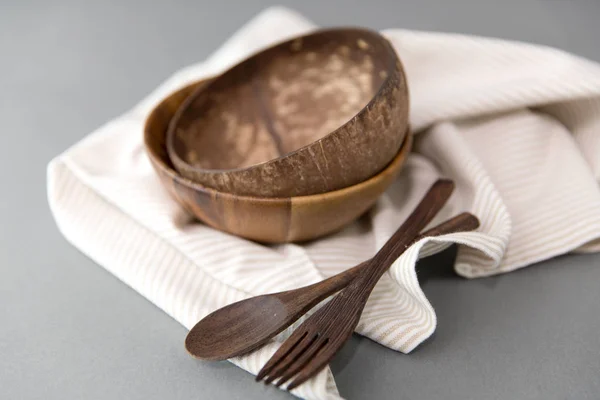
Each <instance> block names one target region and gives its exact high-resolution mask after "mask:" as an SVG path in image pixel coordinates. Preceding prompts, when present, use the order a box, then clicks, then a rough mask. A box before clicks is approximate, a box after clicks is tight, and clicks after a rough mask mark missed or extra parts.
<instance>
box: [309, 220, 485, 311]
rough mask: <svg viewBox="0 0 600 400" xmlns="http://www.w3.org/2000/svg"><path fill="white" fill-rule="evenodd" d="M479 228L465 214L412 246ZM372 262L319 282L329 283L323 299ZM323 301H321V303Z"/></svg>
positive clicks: (436, 229) (347, 283) (320, 283)
mask: <svg viewBox="0 0 600 400" xmlns="http://www.w3.org/2000/svg"><path fill="white" fill-rule="evenodd" d="M478 227H479V220H478V219H477V217H476V216H474V215H473V214H471V213H469V212H464V213H461V214H458V215H456V216H454V217H452V218H450V219H448V220H446V221H444V222H442V223H440V224H439V225H436V226H434V227H433V228H431V229H428V230H427V231H425V232H423V233H421V234H420V235H418V236H417V237H415V238H414V240H413V241H412V242H411V245H412V244H413V243H416V242H418V241H419V240H421V239H423V238H426V237H433V236H441V235H446V234H449V233H456V232H467V231H472V230H475V229H477V228H478ZM398 256H400V255H398ZM371 260H372V259H369V260H366V261H363V262H362V263H360V264H358V265H356V266H354V267H352V268H350V269H347V270H345V271H343V272H340V273H339V274H336V275H333V276H332V277H330V278H327V279H325V280H324V281H321V282H318V283H317V284H319V285H323V284H325V282H327V285H328V288H329V290H327V292H326V293H325V292H324V294H325V295H324V296H323V297H327V296H329V295H331V294H333V293H335V292H337V291H339V290H341V289H343V288H345V287H346V286H348V285H349V284H350V282H352V281H353V280H354V279H355V278H356V277H358V276H360V275H362V273H363V271H364V270H365V269H367V270H368V269H369V267H370V262H371ZM321 300H322V299H320V300H319V301H321Z"/></svg>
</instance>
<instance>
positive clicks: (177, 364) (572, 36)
mask: <svg viewBox="0 0 600 400" xmlns="http://www.w3.org/2000/svg"><path fill="white" fill-rule="evenodd" d="M151 3H152V4H151ZM286 3H287V4H288V5H290V6H293V7H294V8H295V9H296V10H298V11H300V12H301V13H303V14H305V15H306V16H308V17H309V18H310V19H312V20H313V21H315V22H316V23H318V24H319V25H322V26H324V25H347V24H358V25H365V26H368V27H372V28H376V29H377V28H389V27H401V28H412V29H423V30H436V31H453V32H464V33H474V34H481V35H487V36H497V37H502V38H509V39H517V40H525V41H530V42H534V43H541V44H548V45H552V46H556V47H559V48H563V49H566V50H568V51H571V52H574V53H577V54H579V55H583V56H586V57H589V58H591V59H594V60H596V61H600V46H599V39H600V26H599V25H598V24H597V19H598V17H599V16H600V2H598V1H595V0H587V1H585V0H583V1H576V0H564V1H558V0H554V1H551V0H547V1H532V0H510V1H495V0H494V1H482V0H470V1H467V0H462V1H453V2H452V6H451V7H449V6H447V5H446V4H447V3H450V2H447V1H446V0H437V1H432V0H428V1H424V0H420V1H415V2H409V1H365V0H363V1H361V2H356V1H354V2H349V1H346V2H341V1H340V2H333V1H329V2H327V3H326V4H321V5H320V4H319V3H320V2H317V1H303V2H299V1H298V2H292V1H288V2H283V3H282V4H286ZM268 5H269V3H268V2H266V1H257V0H254V1H244V2H241V1H240V2H239V3H237V4H236V2H232V1H225V0H218V1H214V0H213V1H200V0H194V1H183V0H182V1H162V2H151V1H141V0H139V1H122V0H104V1H97V2H92V1H89V2H84V1H68V0H57V1H46V0H43V1H42V0H40V1H30V0H14V1H12V2H11V1H8V2H7V1H6V0H5V1H2V2H1V3H0V57H1V59H0V60H1V62H0V127H1V129H2V134H1V135H2V138H3V139H4V141H5V142H6V140H8V144H6V143H5V144H4V145H3V146H0V156H1V157H0V163H1V164H0V181H1V182H2V196H0V266H1V267H0V268H2V274H1V276H0V321H1V322H0V324H1V328H0V360H1V361H0V398H3V399H37V398H40V399H41V398H43V399H146V400H151V399H159V398H168V399H170V398H178V399H179V398H181V399H183V398H199V399H214V398H230V399H242V398H244V399H246V398H250V399H251V398H255V399H278V398H279V399H283V398H291V396H290V395H288V394H286V393H284V392H282V391H279V390H276V389H274V388H272V387H265V386H263V385H259V384H255V383H254V382H253V379H252V378H253V377H252V376H251V375H250V374H247V373H246V372H244V371H243V370H241V369H238V368H236V367H234V366H232V365H231V364H229V363H227V362H223V363H202V362H199V361H196V360H193V359H191V358H190V357H188V356H187V354H186V353H185V351H184V350H183V340H184V338H185V335H186V331H185V329H184V328H183V327H181V326H180V325H179V324H177V323H176V322H175V321H173V320H172V319H170V318H169V317H168V316H167V315H165V314H164V313H162V312H161V311H160V310H158V309H157V308H156V307H154V306H153V305H152V304H150V303H149V302H147V301H146V300H145V299H143V298H142V297H141V296H139V295H138V294H136V293H135V292H134V291H132V290H131V289H129V288H128V287H126V286H125V285H124V284H122V283H121V282H119V281H118V280H117V279H116V278H114V277H113V276H111V275H110V274H109V273H107V272H106V271H104V270H103V269H102V268H101V267H99V266H97V265H96V264H94V263H92V262H91V261H90V260H88V259H87V258H86V257H85V256H83V255H82V254H81V253H79V252H78V251H77V250H76V249H74V248H72V247H71V246H70V245H69V244H68V243H67V242H66V241H65V240H64V239H63V238H62V236H61V235H60V234H59V233H58V231H57V229H56V226H55V224H54V221H53V220H52V218H51V215H50V213H49V210H48V206H47V201H46V183H45V168H46V164H47V162H48V161H49V160H50V159H51V158H52V157H53V156H55V155H56V154H58V153H60V152H62V151H63V150H64V149H66V148H67V147H68V146H70V145H71V144H73V143H75V142H76V141H78V140H79V139H81V138H82V137H84V136H85V135H86V134H87V133H89V132H90V131H91V130H93V129H95V128H96V127H98V126H99V125H100V124H102V123H104V122H105V121H106V120H108V119H111V118H113V117H115V116H117V115H118V114H120V113H122V112H124V111H126V110H127V109H129V108H130V107H131V106H132V105H134V104H135V103H136V102H137V101H138V100H139V99H140V98H141V97H143V96H145V95H146V94H147V93H148V92H150V91H151V90H152V89H153V88H154V87H155V86H156V85H158V84H159V83H160V82H162V81H163V80H164V79H165V78H167V77H168V76H169V75H170V74H171V73H173V72H174V71H175V70H176V69H179V68H181V67H183V66H186V65H188V64H190V63H193V62H197V61H199V60H202V59H203V58H205V57H206V56H207V55H209V54H210V53H211V52H212V51H214V50H215V49H216V48H217V47H218V46H219V45H220V44H221V43H222V42H223V41H224V40H226V39H227V38H228V36H229V35H230V34H231V33H233V32H234V31H235V30H236V29H237V28H238V27H239V26H240V25H241V24H243V23H245V22H246V21H247V20H248V19H250V18H251V17H252V16H254V15H255V14H256V13H257V12H259V11H260V10H262V9H263V8H265V7H266V6H268ZM451 262H452V252H451V251H450V252H446V253H444V254H443V255H441V256H436V257H434V258H432V259H429V260H427V261H426V262H423V263H421V264H420V266H419V275H420V277H421V281H422V282H423V287H424V290H425V292H426V294H427V296H428V297H429V298H430V299H431V301H432V303H433V306H434V307H435V309H436V311H437V314H438V317H439V327H438V330H437V332H436V333H435V334H434V336H433V337H432V338H431V339H430V340H428V341H427V342H426V343H424V344H423V345H422V346H420V347H419V348H417V350H416V351H415V352H414V353H413V354H411V355H408V356H407V355H402V354H399V353H395V352H392V351H390V350H387V349H385V348H383V347H381V346H379V345H377V344H375V343H373V342H371V341H369V340H368V339H364V338H358V337H354V338H353V339H352V340H351V342H350V343H349V344H348V345H347V346H346V347H345V348H344V349H343V351H342V352H341V353H340V354H339V356H338V357H337V358H336V359H335V360H334V361H333V364H332V367H333V372H334V374H335V376H336V378H337V382H338V385H339V389H340V391H341V393H342V395H344V396H345V397H346V398H349V399H365V398H379V399H428V400H431V399H599V398H600V379H599V377H600V355H599V352H600V351H599V349H600V335H599V334H598V332H599V331H600V318H599V314H600V313H599V308H600V294H599V290H598V282H600V268H598V266H599V265H600V255H577V256H575V255H573V256H564V257H560V258H557V259H554V260H551V261H548V262H544V263H541V264H540V265H535V266H531V267H529V268H526V269H525V270H521V271H518V272H514V273H511V274H509V275H505V276H500V277H494V278H489V279H480V280H473V281H468V280H464V279H461V278H458V277H456V276H455V275H454V274H453V272H452V269H451Z"/></svg>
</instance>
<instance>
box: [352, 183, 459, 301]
mask: <svg viewBox="0 0 600 400" xmlns="http://www.w3.org/2000/svg"><path fill="white" fill-rule="evenodd" d="M453 191H454V182H452V181H450V180H446V179H438V180H437V181H436V182H435V183H434V184H433V185H432V186H431V187H430V189H429V190H428V191H427V193H425V196H423V198H422V199H421V201H420V202H419V204H418V205H417V207H416V208H415V209H414V210H413V212H412V213H411V214H410V215H409V216H408V218H407V219H406V221H404V223H403V224H402V226H400V228H398V230H397V231H396V232H395V233H394V234H393V235H392V237H391V238H389V239H388V241H387V242H386V243H385V244H384V245H383V247H382V248H381V249H380V250H379V251H378V252H377V254H375V256H374V257H373V258H372V259H371V260H369V265H368V267H367V266H365V269H364V272H362V273H361V274H360V276H359V277H358V278H357V279H355V280H354V281H352V282H351V283H350V284H349V285H348V287H347V288H346V289H345V291H348V293H349V295H350V296H352V297H355V298H356V299H358V298H362V300H363V302H366V300H367V298H368V297H369V295H370V293H371V291H372V290H373V288H374V287H375V285H376V284H377V282H378V281H379V279H380V278H381V276H382V275H383V274H384V273H385V271H387V270H388V269H389V268H390V266H391V265H392V264H393V263H394V261H395V260H396V259H397V258H398V257H399V256H400V255H401V254H402V253H404V251H406V249H407V248H408V247H409V246H410V245H411V244H412V243H413V242H414V239H415V237H417V236H418V233H419V231H420V230H421V229H423V228H424V227H425V226H427V224H429V223H430V222H431V220H433V218H434V217H435V216H436V215H437V213H438V212H439V211H440V210H441V209H442V207H443V206H444V205H445V204H446V202H447V201H448V199H449V198H450V196H451V194H452V192H453ZM356 299H355V300H356ZM363 305H364V303H363Z"/></svg>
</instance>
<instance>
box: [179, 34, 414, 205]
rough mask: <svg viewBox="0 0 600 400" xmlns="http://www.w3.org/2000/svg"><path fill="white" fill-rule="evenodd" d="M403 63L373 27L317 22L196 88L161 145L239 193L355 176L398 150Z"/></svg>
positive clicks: (202, 177)
mask: <svg viewBox="0 0 600 400" xmlns="http://www.w3.org/2000/svg"><path fill="white" fill-rule="evenodd" d="M408 112H409V99H408V88H407V84H406V79H405V75H404V70H403V68H402V65H401V63H400V60H399V58H398V56H397V55H396V52H395V50H394V48H393V47H392V46H391V44H390V43H389V42H388V41H387V39H385V38H384V37H383V36H382V35H380V34H379V33H377V32H374V31H370V30H365V29H358V28H350V29H327V30H320V31H316V32H313V33H311V34H308V35H305V36H300V37H297V38H293V39H290V40H288V41H285V42H282V43H280V44H277V45H275V46H272V47H270V48H268V49H266V50H263V51H260V52H259V53H256V54H254V55H253V56H251V57H249V58H247V59H245V60H244V61H242V62H240V63H238V64H237V65H235V66H233V67H232V68H230V69H229V70H227V71H225V72H224V73H223V74H221V75H219V76H218V77H216V78H215V79H214V80H213V81H211V82H208V83H206V85H203V86H201V87H199V88H198V89H197V90H196V91H195V92H194V93H193V94H192V95H191V96H190V97H189V98H188V99H186V101H185V102H184V103H183V104H182V105H181V107H180V109H178V111H177V112H176V114H175V116H174V118H173V119H172V121H171V122H170V125H169V128H168V134H167V150H168V153H169V157H170V158H171V160H172V162H173V164H174V166H175V168H176V169H177V170H178V171H179V172H180V173H181V174H182V175H183V176H185V177H187V178H189V179H191V180H193V181H195V182H198V183H201V184H203V185H205V186H208V187H212V188H214V189H217V190H219V191H223V192H228V193H233V194H237V195H244V196H258V197H290V196H304V195H311V194H318V193H325V192H329V191H332V190H337V189H341V188H344V187H347V186H351V185H355V184H357V183H359V182H362V181H364V180H366V179H368V178H370V177H372V176H373V175H375V174H377V173H378V172H380V171H381V170H382V169H383V168H384V167H385V166H386V165H388V164H389V162H390V161H391V160H392V159H393V158H394V157H395V156H396V154H398V150H399V149H400V146H401V145H402V143H403V142H404V140H405V134H406V132H407V127H408Z"/></svg>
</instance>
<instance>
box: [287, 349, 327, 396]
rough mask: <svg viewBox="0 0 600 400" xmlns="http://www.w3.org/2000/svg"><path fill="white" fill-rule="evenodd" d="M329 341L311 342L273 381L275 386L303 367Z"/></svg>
mask: <svg viewBox="0 0 600 400" xmlns="http://www.w3.org/2000/svg"><path fill="white" fill-rule="evenodd" d="M328 342H329V339H319V340H316V341H315V342H313V343H312V345H311V346H310V348H308V349H307V350H306V351H305V352H304V353H303V354H302V355H301V356H300V357H298V358H297V359H296V360H295V361H294V363H293V364H292V365H290V366H289V367H288V368H287V369H286V370H285V371H282V372H285V373H284V374H283V375H282V376H281V378H280V379H279V380H278V381H277V382H276V383H275V386H281V385H282V384H283V383H285V382H287V381H288V380H289V379H290V378H292V377H293V376H294V375H296V373H297V372H298V371H300V370H301V369H303V368H304V367H305V366H306V364H307V363H308V362H310V360H311V359H312V358H313V357H314V356H315V355H317V354H318V353H319V352H320V351H321V350H322V349H323V348H324V347H325V346H326V345H327V343H328Z"/></svg>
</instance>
